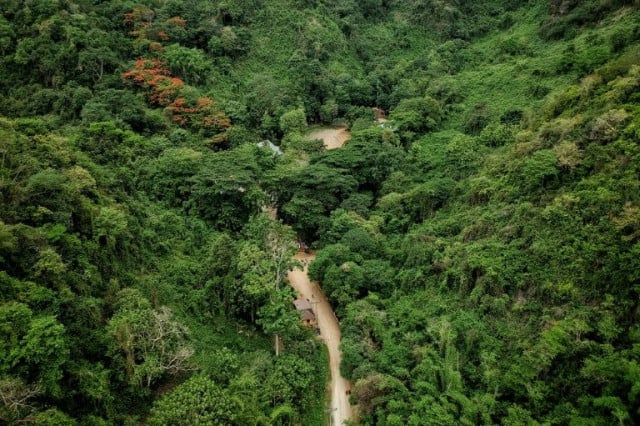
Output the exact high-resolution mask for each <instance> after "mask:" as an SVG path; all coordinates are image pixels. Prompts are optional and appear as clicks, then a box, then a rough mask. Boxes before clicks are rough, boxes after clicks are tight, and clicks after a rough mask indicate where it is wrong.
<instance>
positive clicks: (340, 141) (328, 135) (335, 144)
mask: <svg viewBox="0 0 640 426" xmlns="http://www.w3.org/2000/svg"><path fill="white" fill-rule="evenodd" d="M350 137H351V135H350V134H349V130H347V129H346V128H345V127H337V128H324V129H318V130H314V131H313V132H311V133H309V134H308V135H307V139H311V140H314V139H321V140H322V141H323V142H324V147H325V148H326V149H336V148H340V147H341V146H342V145H344V143H345V142H346V141H348V140H349V138H350Z"/></svg>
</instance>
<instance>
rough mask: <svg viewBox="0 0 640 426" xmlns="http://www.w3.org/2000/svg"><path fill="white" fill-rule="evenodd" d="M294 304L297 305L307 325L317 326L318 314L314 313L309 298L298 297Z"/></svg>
mask: <svg viewBox="0 0 640 426" xmlns="http://www.w3.org/2000/svg"><path fill="white" fill-rule="evenodd" d="M293 304H294V305H295V306H296V309H297V310H298V312H300V318H301V319H302V322H303V323H304V324H305V325H307V326H309V327H315V326H316V325H317V320H316V314H314V313H313V309H312V308H311V303H310V302H309V300H307V299H296V300H295V301H294V302H293Z"/></svg>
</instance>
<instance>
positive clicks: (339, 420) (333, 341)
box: [289, 252, 351, 426]
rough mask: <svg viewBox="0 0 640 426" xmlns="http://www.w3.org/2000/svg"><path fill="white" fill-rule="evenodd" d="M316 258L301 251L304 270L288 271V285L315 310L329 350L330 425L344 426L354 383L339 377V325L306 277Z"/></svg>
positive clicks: (340, 355) (331, 311)
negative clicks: (310, 264) (350, 392)
mask: <svg viewBox="0 0 640 426" xmlns="http://www.w3.org/2000/svg"><path fill="white" fill-rule="evenodd" d="M314 258H315V254H310V253H303V252H300V253H298V254H297V255H296V259H298V260H299V261H300V262H302V263H303V265H304V269H303V270H302V271H300V270H295V271H292V272H289V283H290V284H291V286H292V287H293V288H294V289H295V290H296V291H297V292H298V294H299V295H300V296H302V297H303V298H305V299H309V301H310V302H311V306H312V307H313V311H314V312H315V314H316V317H317V320H318V327H319V328H320V337H321V338H322V340H324V342H325V344H326V345H327V348H328V350H329V370H330V372H331V407H330V409H331V425H333V426H338V425H342V424H343V422H344V421H345V420H348V419H350V418H351V405H349V395H348V394H347V392H349V391H350V390H351V384H350V383H349V381H348V380H346V379H345V378H344V377H342V376H341V375H340V360H341V359H342V353H341V352H340V325H339V324H338V319H337V318H336V316H335V314H334V313H333V309H331V305H330V304H329V302H328V301H327V298H326V297H325V295H324V293H323V292H322V289H321V288H320V286H318V283H315V282H311V281H310V280H309V276H308V275H307V269H308V267H309V263H310V262H311V261H312V260H313V259H314Z"/></svg>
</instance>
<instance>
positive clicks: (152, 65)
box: [122, 58, 231, 143]
mask: <svg viewBox="0 0 640 426" xmlns="http://www.w3.org/2000/svg"><path fill="white" fill-rule="evenodd" d="M122 78H123V79H125V80H128V81H131V82H132V83H134V84H135V85H137V86H139V87H141V88H143V89H144V90H145V92H146V95H147V99H148V100H149V102H150V103H151V104H152V105H157V106H163V107H166V108H165V111H166V112H167V114H168V115H169V116H170V117H171V120H172V121H173V122H175V123H176V124H178V125H180V126H186V125H189V126H191V127H193V128H195V129H198V130H202V131H203V132H204V133H205V134H213V133H215V132H224V131H225V130H226V129H228V128H229V127H231V120H229V117H227V115H226V114H225V113H224V111H222V110H221V109H220V108H219V107H218V105H217V103H216V102H215V101H214V100H213V99H211V98H206V97H203V98H198V99H197V100H196V102H195V105H194V104H192V103H190V102H189V101H187V100H186V99H185V98H183V97H180V96H179V93H180V89H182V88H183V87H184V81H182V80H181V79H180V78H177V77H174V76H172V75H171V71H169V69H168V68H167V65H166V63H165V62H163V61H161V60H158V59H145V58H141V59H138V60H137V61H136V63H135V66H134V68H133V69H132V70H129V71H127V72H125V73H123V74H122ZM224 140H226V136H224V135H223V134H218V135H216V136H215V137H214V143H218V142H222V141H224Z"/></svg>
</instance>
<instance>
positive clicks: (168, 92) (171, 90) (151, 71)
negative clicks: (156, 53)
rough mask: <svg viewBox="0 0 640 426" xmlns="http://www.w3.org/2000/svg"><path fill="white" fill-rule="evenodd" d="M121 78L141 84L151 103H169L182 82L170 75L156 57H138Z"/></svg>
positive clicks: (165, 104)
mask: <svg viewBox="0 0 640 426" xmlns="http://www.w3.org/2000/svg"><path fill="white" fill-rule="evenodd" d="M122 78H124V79H125V80H130V81H132V82H134V83H135V84H136V85H138V86H141V87H142V88H144V89H145V90H146V92H147V97H148V99H149V101H150V102H151V103H152V104H155V105H159V106H167V105H169V104H170V103H171V102H172V101H173V100H174V99H175V97H176V95H177V92H178V90H179V89H181V88H182V87H183V86H184V82H183V81H182V80H181V79H179V78H176V77H172V76H171V72H170V71H169V69H168V68H167V66H166V64H165V63H164V62H163V61H161V60H158V59H138V60H137V61H136V64H135V66H134V68H133V69H132V70H130V71H127V72H125V73H124V74H122Z"/></svg>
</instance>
